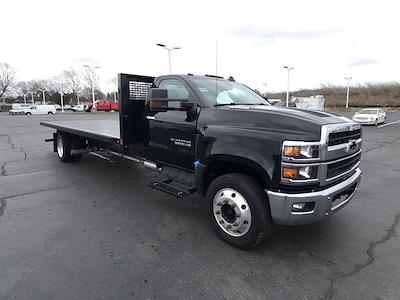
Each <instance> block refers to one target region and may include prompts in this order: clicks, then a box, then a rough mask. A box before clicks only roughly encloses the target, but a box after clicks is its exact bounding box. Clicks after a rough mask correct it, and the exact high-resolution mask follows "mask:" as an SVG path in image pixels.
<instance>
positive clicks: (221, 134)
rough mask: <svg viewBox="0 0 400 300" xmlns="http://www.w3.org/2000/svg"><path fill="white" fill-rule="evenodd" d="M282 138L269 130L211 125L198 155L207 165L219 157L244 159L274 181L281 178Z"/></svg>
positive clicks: (203, 138) (201, 142) (199, 143)
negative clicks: (267, 131)
mask: <svg viewBox="0 0 400 300" xmlns="http://www.w3.org/2000/svg"><path fill="white" fill-rule="evenodd" d="M281 139H282V137H281V136H279V137H278V136H276V134H274V133H266V132H265V131H259V130H248V129H243V128H227V127H224V126H212V127H211V126H210V127H207V128H206V129H205V130H204V131H203V134H202V135H201V137H200V140H199V141H198V145H199V147H197V149H196V158H198V159H199V160H200V162H201V163H202V164H204V165H207V164H209V163H210V162H212V161H214V160H217V159H220V160H221V159H226V160H233V161H235V160H236V161H237V160H240V161H241V162H244V163H247V164H250V165H251V166H253V167H256V168H259V169H260V171H262V172H264V173H265V174H266V177H267V178H268V179H269V180H270V181H274V178H277V176H278V177H279V172H278V173H277V170H279V168H280V152H281ZM237 162H239V161H237Z"/></svg>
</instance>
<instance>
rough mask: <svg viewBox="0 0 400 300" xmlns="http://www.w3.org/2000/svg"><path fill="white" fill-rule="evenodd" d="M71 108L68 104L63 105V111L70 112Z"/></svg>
mask: <svg viewBox="0 0 400 300" xmlns="http://www.w3.org/2000/svg"><path fill="white" fill-rule="evenodd" d="M71 108H72V106H71V105H68V104H66V105H64V110H71Z"/></svg>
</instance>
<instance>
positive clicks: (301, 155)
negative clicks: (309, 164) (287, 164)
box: [282, 142, 319, 159]
mask: <svg viewBox="0 0 400 300" xmlns="http://www.w3.org/2000/svg"><path fill="white" fill-rule="evenodd" d="M285 143H287V144H286V145H285ZM282 154H283V156H284V157H289V158H294V159H309V158H318V157H319V145H310V144H304V145H294V144H293V145H292V144H291V143H288V142H284V144H283V153H282Z"/></svg>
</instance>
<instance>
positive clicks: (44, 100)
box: [38, 89, 46, 105]
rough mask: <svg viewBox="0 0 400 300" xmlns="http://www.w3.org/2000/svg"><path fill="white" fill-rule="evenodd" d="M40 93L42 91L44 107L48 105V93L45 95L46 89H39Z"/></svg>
mask: <svg viewBox="0 0 400 300" xmlns="http://www.w3.org/2000/svg"><path fill="white" fill-rule="evenodd" d="M38 91H41V92H42V93H43V98H42V100H43V103H42V105H46V93H45V89H38Z"/></svg>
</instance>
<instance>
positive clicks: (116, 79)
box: [108, 76, 118, 102]
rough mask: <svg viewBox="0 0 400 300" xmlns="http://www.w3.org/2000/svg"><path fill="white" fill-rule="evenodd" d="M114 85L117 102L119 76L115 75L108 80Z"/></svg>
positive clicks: (115, 100)
mask: <svg viewBox="0 0 400 300" xmlns="http://www.w3.org/2000/svg"><path fill="white" fill-rule="evenodd" d="M108 82H109V83H110V84H111V85H112V86H113V91H112V93H113V94H114V102H117V95H118V77H117V76H113V77H111V78H110V80H109V81H108Z"/></svg>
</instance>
